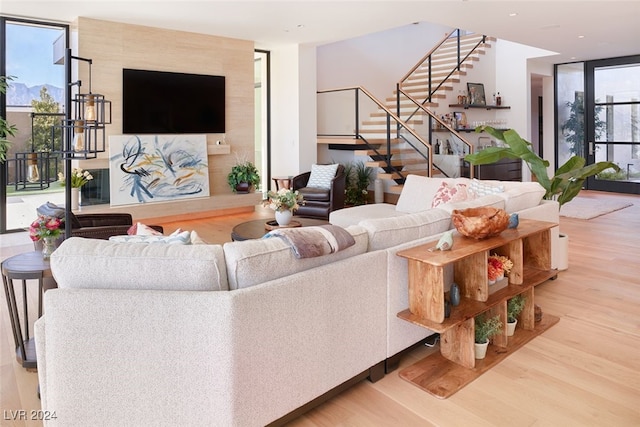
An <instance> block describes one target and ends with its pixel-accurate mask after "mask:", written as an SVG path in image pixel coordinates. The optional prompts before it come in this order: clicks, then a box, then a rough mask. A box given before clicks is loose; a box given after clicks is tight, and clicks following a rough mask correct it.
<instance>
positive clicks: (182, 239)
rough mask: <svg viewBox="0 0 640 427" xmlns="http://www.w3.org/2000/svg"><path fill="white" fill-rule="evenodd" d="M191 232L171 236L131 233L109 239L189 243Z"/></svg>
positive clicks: (151, 242)
mask: <svg viewBox="0 0 640 427" xmlns="http://www.w3.org/2000/svg"><path fill="white" fill-rule="evenodd" d="M190 236H191V233H190V232H188V231H183V232H181V233H178V234H173V235H171V236H163V235H159V236H157V235H131V236H111V237H109V241H111V242H118V243H147V244H157V243H160V244H166V245H189V244H191V239H190Z"/></svg>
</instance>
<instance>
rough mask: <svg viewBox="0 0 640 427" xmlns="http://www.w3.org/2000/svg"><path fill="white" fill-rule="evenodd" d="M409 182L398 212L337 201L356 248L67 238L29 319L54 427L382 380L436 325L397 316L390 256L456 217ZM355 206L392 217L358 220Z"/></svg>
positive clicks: (292, 401) (293, 409)
mask: <svg viewBox="0 0 640 427" xmlns="http://www.w3.org/2000/svg"><path fill="white" fill-rule="evenodd" d="M423 179H424V178H423ZM408 182H409V183H411V182H413V183H414V184H420V183H423V181H421V180H413V179H412V180H409V181H408ZM429 184H431V183H429ZM525 187H528V186H527V185H524V186H523V188H522V189H523V190H524V189H525ZM404 191H407V192H408V191H411V192H414V191H416V192H417V193H413V194H418V195H419V196H420V197H422V198H425V199H426V198H428V195H426V194H425V193H423V192H422V191H418V190H417V187H416V186H415V185H412V184H409V186H408V187H405V190H404ZM404 191H403V195H402V196H401V200H400V201H401V202H402V203H398V206H399V208H398V207H395V206H393V205H389V206H379V205H368V206H363V207H357V208H350V209H345V210H343V211H344V212H342V211H337V212H335V213H332V217H334V218H333V219H335V218H338V217H342V220H344V221H346V218H350V219H349V221H351V222H356V221H357V224H356V225H347V224H345V225H346V227H345V228H346V229H347V230H348V231H349V233H350V234H351V235H352V236H353V238H354V240H355V244H354V245H353V246H351V247H349V248H347V249H345V250H342V251H340V252H336V253H334V254H330V255H325V256H321V257H317V258H309V259H297V258H295V257H294V256H293V253H292V251H291V249H290V247H289V246H288V245H287V244H286V243H285V242H284V241H282V240H281V239H278V238H270V239H259V240H249V241H243V242H231V243H225V244H224V245H161V244H149V245H146V244H139V243H138V244H133V243H116V242H108V241H99V240H91V239H82V238H71V239H69V240H67V241H65V242H64V243H63V244H62V245H61V246H60V247H59V248H58V249H57V250H56V251H55V252H54V254H53V255H52V257H51V269H52V272H53V274H54V277H55V279H56V281H57V282H58V286H59V288H58V289H53V290H51V291H48V292H47V293H46V294H45V309H44V313H45V314H44V316H43V317H42V318H41V319H39V320H38V321H37V322H36V328H35V336H36V350H37V357H38V376H39V381H40V390H41V396H42V409H43V410H48V411H56V416H57V419H56V420H55V422H51V423H49V424H50V425H65V426H86V425H101V426H112V425H113V426H121V425H159V426H162V425H167V426H169V425H181V426H200V425H208V426H209V425H210V426H262V425H267V424H270V423H274V424H281V423H283V422H285V421H287V420H288V419H290V418H291V417H295V416H297V415H298V414H299V413H300V412H301V411H303V410H305V409H306V408H307V407H309V406H311V405H315V404H317V403H319V402H320V401H321V400H322V398H324V397H326V396H328V394H327V393H329V392H331V391H335V390H340V389H341V388H344V387H347V386H349V385H350V384H352V383H354V382H355V381H359V380H362V379H364V378H366V377H367V376H369V377H370V379H371V380H374V381H375V380H377V379H379V378H380V377H381V376H383V375H384V370H385V364H386V370H387V371H390V370H392V369H393V367H394V366H395V364H396V363H397V361H398V356H397V355H398V354H399V353H401V352H402V351H404V350H405V349H407V348H409V347H411V346H412V345H414V344H415V343H417V342H419V341H421V340H423V339H424V338H426V337H428V336H429V335H431V334H432V332H431V331H429V330H426V329H423V328H420V327H418V326H416V325H412V324H409V323H407V322H405V321H403V320H401V319H399V318H397V316H396V314H397V313H398V312H399V311H402V310H404V309H406V308H407V307H408V305H409V303H408V289H407V263H406V260H405V259H403V258H400V257H398V256H396V253H397V252H398V251H399V250H400V249H403V248H405V247H411V246H415V245H418V244H422V243H427V242H435V241H437V240H438V239H439V237H440V236H441V234H442V232H443V231H445V230H448V229H449V228H450V227H451V225H450V215H449V212H448V209H450V208H452V206H442V207H439V208H435V209H431V208H428V209H424V210H416V209H418V208H419V207H420V206H426V205H427V204H426V203H422V205H420V203H417V201H415V200H414V202H411V201H410V200H409V199H408V198H407V197H405V193H404ZM407 194H408V193H407ZM513 194H514V197H517V196H518V195H519V194H520V193H518V192H514V193H513ZM494 196H495V195H492V196H489V199H486V200H487V201H490V200H494V202H491V203H496V204H498V205H500V204H501V203H503V204H504V203H505V201H504V200H503V199H501V200H500V201H499V200H497V199H495V197H494ZM541 197H542V196H541V195H540V196H539V198H538V200H537V204H536V205H535V206H532V207H524V208H523V209H522V210H519V213H520V215H521V218H524V217H526V218H534V219H539V220H547V221H549V220H551V221H553V220H554V219H553V218H554V212H555V222H556V223H557V222H558V221H557V218H558V207H557V204H555V205H554V203H547V202H544V201H541V200H540V198H541ZM458 203H470V202H468V201H465V202H458ZM429 204H430V202H429ZM407 206H408V207H413V208H412V209H413V210H415V211H412V212H403V211H401V209H403V207H407ZM365 210H370V211H371V212H381V211H382V210H386V212H387V215H377V214H374V213H372V214H371V216H372V218H366V217H363V218H357V215H359V214H360V213H361V212H364V211H365ZM338 212H341V215H339V216H336V215H337V213H338ZM334 214H336V215H334ZM376 215H377V218H376ZM343 224H344V223H343ZM451 280H452V278H451Z"/></svg>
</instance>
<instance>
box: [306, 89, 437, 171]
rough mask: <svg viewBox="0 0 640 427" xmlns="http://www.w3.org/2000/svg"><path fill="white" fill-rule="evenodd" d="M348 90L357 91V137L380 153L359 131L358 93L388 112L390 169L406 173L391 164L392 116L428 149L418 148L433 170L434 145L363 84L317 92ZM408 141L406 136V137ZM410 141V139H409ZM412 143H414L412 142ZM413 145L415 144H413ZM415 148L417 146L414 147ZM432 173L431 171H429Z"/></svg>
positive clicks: (387, 156) (388, 164)
mask: <svg viewBox="0 0 640 427" xmlns="http://www.w3.org/2000/svg"><path fill="white" fill-rule="evenodd" d="M348 90H353V91H355V93H356V126H355V127H354V129H356V135H355V137H356V138H357V139H361V140H362V141H364V142H365V144H366V145H367V146H369V147H370V148H371V149H372V150H374V151H375V152H376V153H378V151H377V149H376V148H374V147H371V146H370V144H369V142H368V141H367V140H366V138H364V137H363V136H362V135H360V134H359V133H358V129H359V126H358V123H359V117H358V107H357V106H358V96H357V93H358V92H362V93H363V94H365V95H366V96H367V97H368V98H369V99H370V100H371V101H373V103H374V104H376V105H377V106H378V108H380V109H382V110H383V111H384V112H385V113H386V114H387V129H386V130H387V153H386V155H385V156H384V157H385V161H386V162H387V167H388V168H389V169H392V170H393V171H395V172H396V173H398V174H399V175H400V176H401V177H404V175H403V174H402V171H399V170H397V169H396V168H395V167H394V166H393V165H392V164H391V124H390V123H389V118H392V119H393V120H395V121H396V123H398V126H397V129H398V130H399V129H400V128H401V127H402V128H404V129H405V130H406V131H407V132H409V133H410V134H411V135H412V136H413V137H414V138H416V139H417V140H418V141H419V142H420V143H421V144H422V145H423V146H424V147H425V148H426V149H427V152H428V156H425V155H424V154H423V153H422V152H420V151H419V150H417V149H416V151H417V152H418V153H419V154H420V155H422V157H423V158H424V159H425V160H427V162H428V167H429V169H428V170H429V171H431V168H433V156H432V153H431V150H432V147H431V144H429V143H428V142H426V141H425V140H424V139H423V138H422V137H421V136H420V135H419V134H418V133H416V131H415V130H413V128H412V127H411V126H409V125H408V124H407V123H406V122H405V121H404V120H402V119H401V118H400V117H398V115H396V114H395V113H394V112H392V111H391V110H389V108H387V106H386V105H384V104H383V103H382V102H380V101H379V100H378V98H376V97H375V96H374V95H373V94H372V93H371V92H369V91H368V90H367V89H365V88H364V87H362V86H348V87H342V88H335V89H324V90H318V91H317V92H316V93H318V94H322V93H331V92H343V91H348ZM404 139H405V141H406V138H404ZM407 142H408V141H407ZM410 145H412V144H410ZM412 146H413V145H412ZM414 149H415V147H414ZM429 174H430V172H429Z"/></svg>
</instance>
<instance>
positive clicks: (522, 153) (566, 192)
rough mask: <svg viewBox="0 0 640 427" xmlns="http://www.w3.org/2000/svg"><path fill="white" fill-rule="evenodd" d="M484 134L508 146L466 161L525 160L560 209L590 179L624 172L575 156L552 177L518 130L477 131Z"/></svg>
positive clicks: (482, 128)
mask: <svg viewBox="0 0 640 427" xmlns="http://www.w3.org/2000/svg"><path fill="white" fill-rule="evenodd" d="M483 131H484V132H487V133H488V134H489V135H491V136H493V137H494V138H496V139H499V140H500V141H503V142H504V143H505V146H504V147H488V148H485V149H484V150H482V151H479V152H477V153H473V154H468V155H467V156H465V160H467V161H468V162H469V163H471V164H472V165H486V164H491V163H495V162H497V161H499V160H500V159H504V158H508V159H521V160H524V161H525V162H526V163H527V166H528V167H529V169H530V170H531V173H532V174H533V175H534V176H535V178H536V179H537V181H538V182H539V183H540V185H542V187H544V189H545V190H546V193H545V195H544V198H545V199H547V200H557V201H558V203H559V204H560V206H562V205H563V204H565V203H567V202H569V201H571V200H572V199H573V198H574V197H575V196H577V195H578V193H579V192H580V190H582V187H583V185H584V181H585V180H586V179H587V178H589V177H590V176H595V175H597V174H599V173H600V172H602V171H604V170H607V169H609V168H612V169H614V170H616V171H620V168H619V167H618V165H616V164H615V163H613V162H597V163H594V164H591V165H586V160H585V158H584V157H581V156H572V157H571V158H570V159H569V160H567V161H566V163H565V164H563V165H562V166H560V167H559V168H558V170H557V171H556V173H555V175H554V176H552V177H549V175H548V173H547V168H548V167H549V162H548V161H547V160H544V159H543V158H541V157H540V156H538V155H537V154H536V153H534V152H533V151H532V150H531V143H530V142H528V141H526V140H524V139H523V138H522V137H520V135H518V133H517V132H516V131H515V130H513V129H509V130H499V129H494V128H492V127H491V126H478V127H477V128H476V132H483ZM585 165H586V166H585Z"/></svg>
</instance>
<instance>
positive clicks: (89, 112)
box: [84, 95, 96, 122]
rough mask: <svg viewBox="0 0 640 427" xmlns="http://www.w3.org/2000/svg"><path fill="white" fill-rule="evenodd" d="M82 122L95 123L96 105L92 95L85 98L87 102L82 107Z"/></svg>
mask: <svg viewBox="0 0 640 427" xmlns="http://www.w3.org/2000/svg"><path fill="white" fill-rule="evenodd" d="M84 120H85V121H86V122H95V121H96V103H95V98H94V96H93V95H89V96H87V102H86V105H85V107H84Z"/></svg>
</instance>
